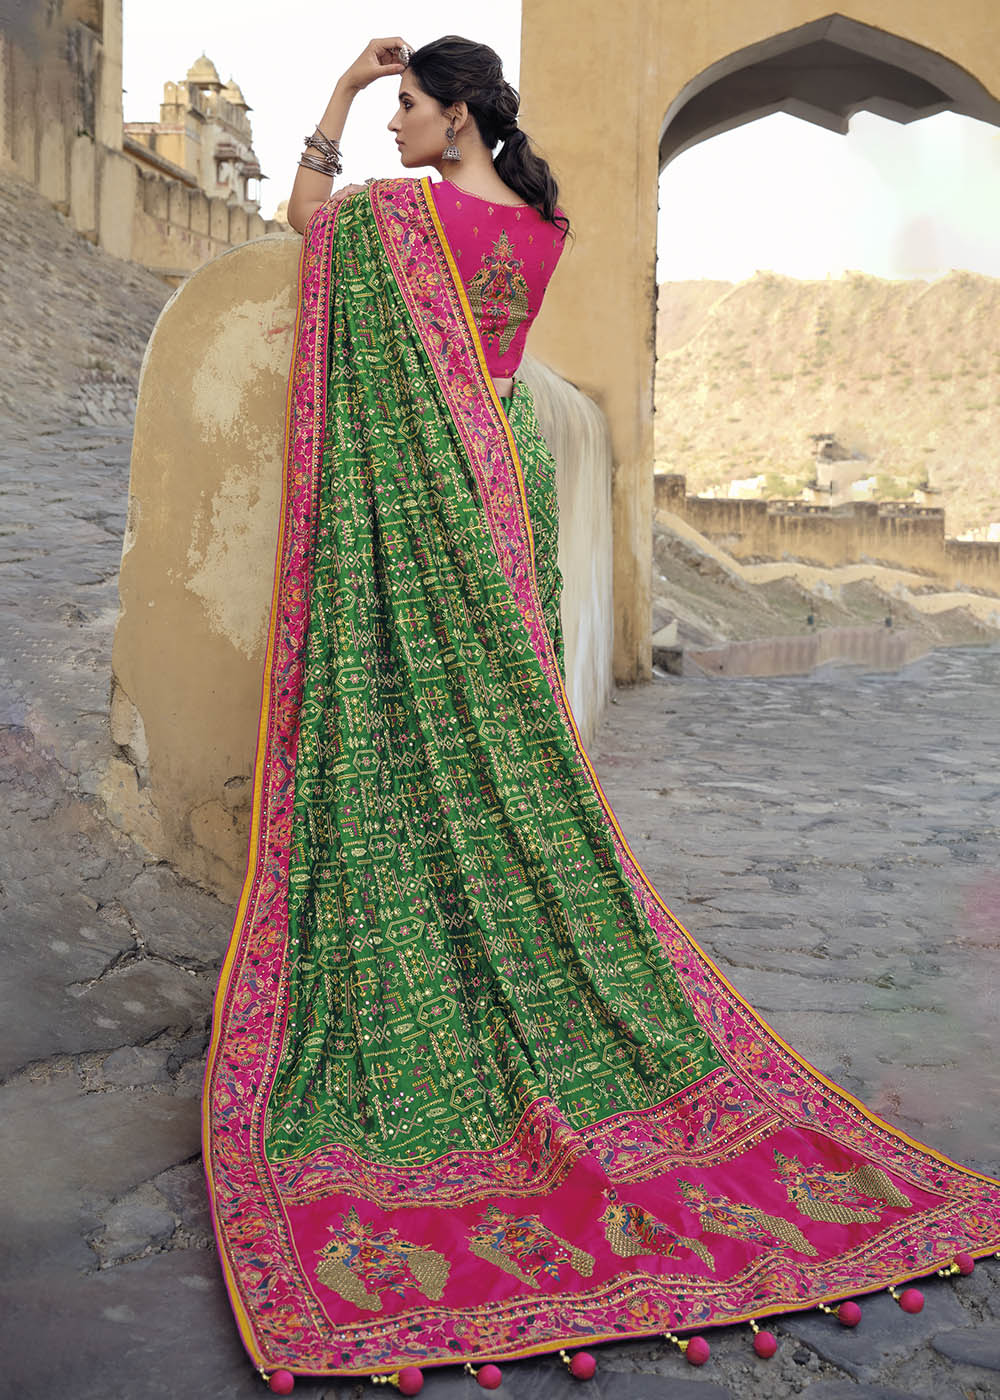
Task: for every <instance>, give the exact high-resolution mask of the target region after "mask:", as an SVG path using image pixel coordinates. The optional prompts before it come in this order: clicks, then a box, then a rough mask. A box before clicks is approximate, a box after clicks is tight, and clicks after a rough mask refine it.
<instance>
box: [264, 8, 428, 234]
mask: <svg viewBox="0 0 1000 1400" xmlns="http://www.w3.org/2000/svg"><path fill="white" fill-rule="evenodd" d="M401 50H405V52H404V53H403V58H406V59H408V57H409V53H410V52H411V46H410V45H409V44H407V43H406V41H405V40H403V39H400V38H399V37H398V35H397V36H396V37H395V38H391V39H372V41H371V42H370V43H369V44H368V46H367V47H366V48H365V50H364V51H363V53H361V54H360V55H359V56H358V57H357V58H356V59H355V60H354V62H353V63H352V64H351V66H350V68H348V69H347V71H346V73H344V74H343V76H342V77H341V78H339V79H338V80H337V85H336V87H335V88H334V89H333V95H332V97H331V98H330V101H329V102H328V103H327V104H326V111H325V112H324V113H323V115H322V117H321V118H320V120H319V123H318V125H317V126H316V127H315V128H314V131H313V134H314V135H315V134H316V132H318V133H319V135H320V136H323V137H325V138H326V141H327V142H328V143H329V146H338V145H339V142H340V138H341V136H342V135H343V134H344V126H345V124H346V122H347V114H348V112H349V111H350V109H351V103H352V102H353V101H354V98H355V95H356V94H357V93H359V92H360V91H361V89H362V88H366V87H367V86H368V84H369V83H371V82H374V80H375V79H376V78H382V77H387V76H389V75H391V74H393V73H397V74H398V73H402V72H403V71H404V70H405V68H406V63H405V62H402V61H401V59H400V51H401ZM306 140H307V145H306V149H305V156H306V158H308V159H311V160H313V161H315V162H316V163H317V164H320V165H322V164H323V163H324V161H325V162H326V163H327V164H330V165H331V167H332V166H334V165H336V166H339V161H331V159H330V152H329V146H327V148H326V149H324V147H323V146H322V145H313V144H312V143H311V142H310V141H309V138H308V137H307V138H306ZM339 173H340V171H339V169H334V168H331V170H330V173H329V174H327V173H324V172H321V171H320V170H316V169H310V168H309V167H308V166H304V165H300V166H299V168H298V170H297V171H296V173H295V183H294V184H293V185H292V192H291V194H290V195H289V196H288V222H289V224H290V225H291V227H292V228H293V229H295V231H296V233H301V232H302V230H303V229H304V228H305V226H306V224H307V223H308V222H309V219H310V218H311V216H312V215H313V213H314V212H315V211H316V210H317V209H318V208H319V206H320V205H321V204H325V203H326V201H327V200H328V199H329V198H330V193H331V190H332V188H333V181H334V179H335V178H336V176H337V175H338V174H339ZM351 188H354V187H353V186H352V187H351Z"/></svg>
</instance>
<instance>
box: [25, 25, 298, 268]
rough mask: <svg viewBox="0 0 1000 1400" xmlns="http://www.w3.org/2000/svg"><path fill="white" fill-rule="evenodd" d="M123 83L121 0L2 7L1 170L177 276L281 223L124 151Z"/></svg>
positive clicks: (107, 245)
mask: <svg viewBox="0 0 1000 1400" xmlns="http://www.w3.org/2000/svg"><path fill="white" fill-rule="evenodd" d="M81 16H82V17H81ZM121 80H122V29H121V0H105V3H104V4H103V5H101V6H100V7H99V8H98V7H93V6H88V5H86V4H82V3H81V0H60V3H56V4H54V5H52V6H50V7H42V6H38V5H35V6H25V7H24V8H23V10H22V11H20V12H19V13H13V14H11V15H5V17H4V28H3V30H2V32H0V170H4V171H8V172H12V173H15V174H17V175H19V176H20V178H21V179H23V180H25V181H27V183H28V184H30V185H33V186H34V187H35V188H36V189H37V190H38V191H39V192H40V193H41V194H43V195H44V196H45V198H46V199H48V200H49V201H50V202H51V203H52V204H54V205H55V207H56V208H57V209H59V210H60V212H61V213H63V214H65V215H67V217H68V218H69V219H70V221H71V223H72V225H73V227H74V228H75V229H76V230H77V231H78V232H79V233H81V234H83V236H84V237H85V238H88V239H89V240H90V241H91V242H92V243H96V244H98V245H99V246H100V247H102V248H104V249H106V250H107V251H108V252H109V253H111V254H113V255H114V256H115V257H120V258H128V259H131V260H132V261H134V262H139V263H142V264H144V266H146V267H148V268H149V269H150V270H151V271H153V272H157V273H159V274H160V275H162V276H164V277H166V278H167V279H168V280H171V281H178V280H180V279H181V278H182V277H184V276H185V275H186V274H187V273H188V272H190V271H191V269H192V268H195V267H197V266H198V265H199V264H200V263H202V262H204V261H205V260H206V259H207V258H210V257H213V256H215V254H216V253H219V252H221V251H223V250H224V249H225V248H228V247H232V246H234V245H235V244H237V243H241V242H245V241H246V240H247V239H254V238H259V237H261V236H262V235H263V234H264V233H268V232H275V231H277V230H279V229H280V228H282V227H283V226H282V225H279V224H277V223H276V222H275V221H274V220H264V219H262V218H261V217H260V215H259V214H248V213H247V211H246V210H244V209H242V208H240V207H238V206H234V205H232V204H230V203H227V201H226V200H224V199H214V198H209V197H208V196H206V195H205V194H203V193H201V192H200V191H198V190H194V189H190V188H188V187H187V186H185V185H184V184H182V183H180V182H179V181H172V180H167V179H165V178H164V177H163V176H160V175H155V174H152V173H149V172H147V171H146V170H144V169H142V168H141V165H139V164H137V163H136V162H135V160H133V159H132V158H130V156H129V155H127V154H126V153H125V150H124V135H123V124H122V101H121ZM151 186H152V188H150V187H151Z"/></svg>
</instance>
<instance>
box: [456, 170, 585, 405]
mask: <svg viewBox="0 0 1000 1400" xmlns="http://www.w3.org/2000/svg"><path fill="white" fill-rule="evenodd" d="M431 189H432V191H433V197H434V205H435V208H436V209H437V212H438V217H439V218H440V220H441V224H442V226H443V228H444V232H445V237H446V238H447V240H448V243H449V246H450V247H451V251H452V253H453V255H454V258H455V262H456V264H457V266H458V271H459V274H460V275H461V278H462V283H463V285H464V287H465V291H466V295H467V296H468V298H469V305H470V307H471V309H472V317H473V320H474V321H475V323H476V329H477V330H478V331H479V338H480V340H481V341H482V343H483V353H484V354H485V356H486V364H487V367H488V369H489V372H490V374H491V376H492V377H493V378H494V379H509V378H510V377H511V376H512V375H513V374H514V372H515V370H516V369H517V367H518V365H519V364H520V363H521V356H522V354H523V353H524V342H525V340H526V339H527V335H528V331H529V329H530V328H531V323H532V322H533V321H534V319H535V317H536V316H537V315H538V312H539V309H540V308H541V305H542V298H543V297H544V295H545V289H546V287H547V286H548V282H549V278H550V277H551V276H552V273H553V272H554V271H555V266H556V263H557V262H558V261H559V257H560V254H561V253H562V250H563V233H562V229H560V228H559V227H557V226H556V225H555V224H552V223H549V221H548V220H547V219H543V218H542V216H541V214H539V212H538V210H537V209H535V208H533V207H532V206H531V205H530V204H494V203H491V202H490V201H489V200H487V199H481V198H480V197H479V196H478V195H472V194H468V193H467V192H466V191H465V190H460V189H459V188H458V186H457V185H453V184H452V183H451V181H450V180H438V181H435V183H434V184H432V185H431ZM557 213H562V210H557Z"/></svg>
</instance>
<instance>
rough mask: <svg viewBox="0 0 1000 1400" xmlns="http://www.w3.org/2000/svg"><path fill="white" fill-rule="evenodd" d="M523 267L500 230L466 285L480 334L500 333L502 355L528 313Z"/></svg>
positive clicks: (488, 337) (505, 234)
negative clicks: (498, 235)
mask: <svg viewBox="0 0 1000 1400" xmlns="http://www.w3.org/2000/svg"><path fill="white" fill-rule="evenodd" d="M523 267H524V262H523V260H522V259H521V258H519V257H518V256H517V254H516V253H515V252H514V248H513V245H512V244H511V241H510V239H509V238H508V237H507V232H506V230H503V231H502V232H501V234H500V237H499V238H498V239H497V241H496V242H495V243H494V244H493V247H492V248H491V249H490V250H489V252H487V253H484V254H483V260H482V262H481V263H480V265H479V270H478V272H477V273H476V274H475V276H474V277H472V278H471V279H470V281H469V283H468V285H467V287H466V291H467V292H468V296H469V305H470V307H471V308H472V315H473V318H474V320H475V322H476V325H477V326H478V327H479V333H480V335H481V336H482V337H483V339H484V340H486V339H488V340H492V339H493V337H494V336H499V337H500V353H501V354H502V355H505V354H506V353H507V351H508V350H509V349H510V343H511V341H512V340H513V339H514V337H515V335H517V332H518V327H519V326H520V325H521V324H522V322H523V321H524V320H525V319H526V317H527V316H528V314H529V308H528V284H527V282H526V281H525V280H524V274H523V272H522V268H523Z"/></svg>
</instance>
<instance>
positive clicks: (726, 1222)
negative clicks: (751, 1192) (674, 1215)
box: [677, 1180, 816, 1254]
mask: <svg viewBox="0 0 1000 1400" xmlns="http://www.w3.org/2000/svg"><path fill="white" fill-rule="evenodd" d="M677 1185H678V1187H679V1188H680V1192H681V1195H682V1196H683V1197H684V1199H685V1201H686V1202H687V1204H688V1206H689V1207H690V1208H691V1209H692V1210H693V1211H694V1213H695V1214H696V1215H697V1217H698V1219H699V1220H700V1221H701V1228H702V1229H703V1230H704V1232H705V1234H706V1235H730V1236H732V1238H733V1239H737V1240H746V1241H747V1242H748V1243H749V1244H760V1245H770V1246H771V1247H772V1248H774V1247H776V1246H779V1245H783V1244H787V1245H789V1246H790V1247H791V1248H792V1249H794V1250H797V1251H798V1252H799V1253H800V1254H815V1253H816V1250H815V1249H814V1248H813V1246H812V1245H811V1244H810V1243H809V1241H808V1240H807V1239H806V1237H805V1235H804V1234H803V1233H802V1231H801V1230H800V1229H799V1227H798V1226H797V1225H794V1224H793V1223H792V1222H791V1221H790V1220H785V1219H784V1217H783V1216H780V1215H768V1213H767V1212H766V1211H763V1210H759V1209H758V1208H757V1206H751V1205H748V1204H745V1203H744V1202H742V1201H731V1200H730V1199H729V1198H728V1196H710V1195H709V1194H708V1191H707V1190H706V1189H705V1187H704V1186H693V1185H692V1184H691V1183H690V1182H689V1181H680V1180H678V1182H677Z"/></svg>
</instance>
